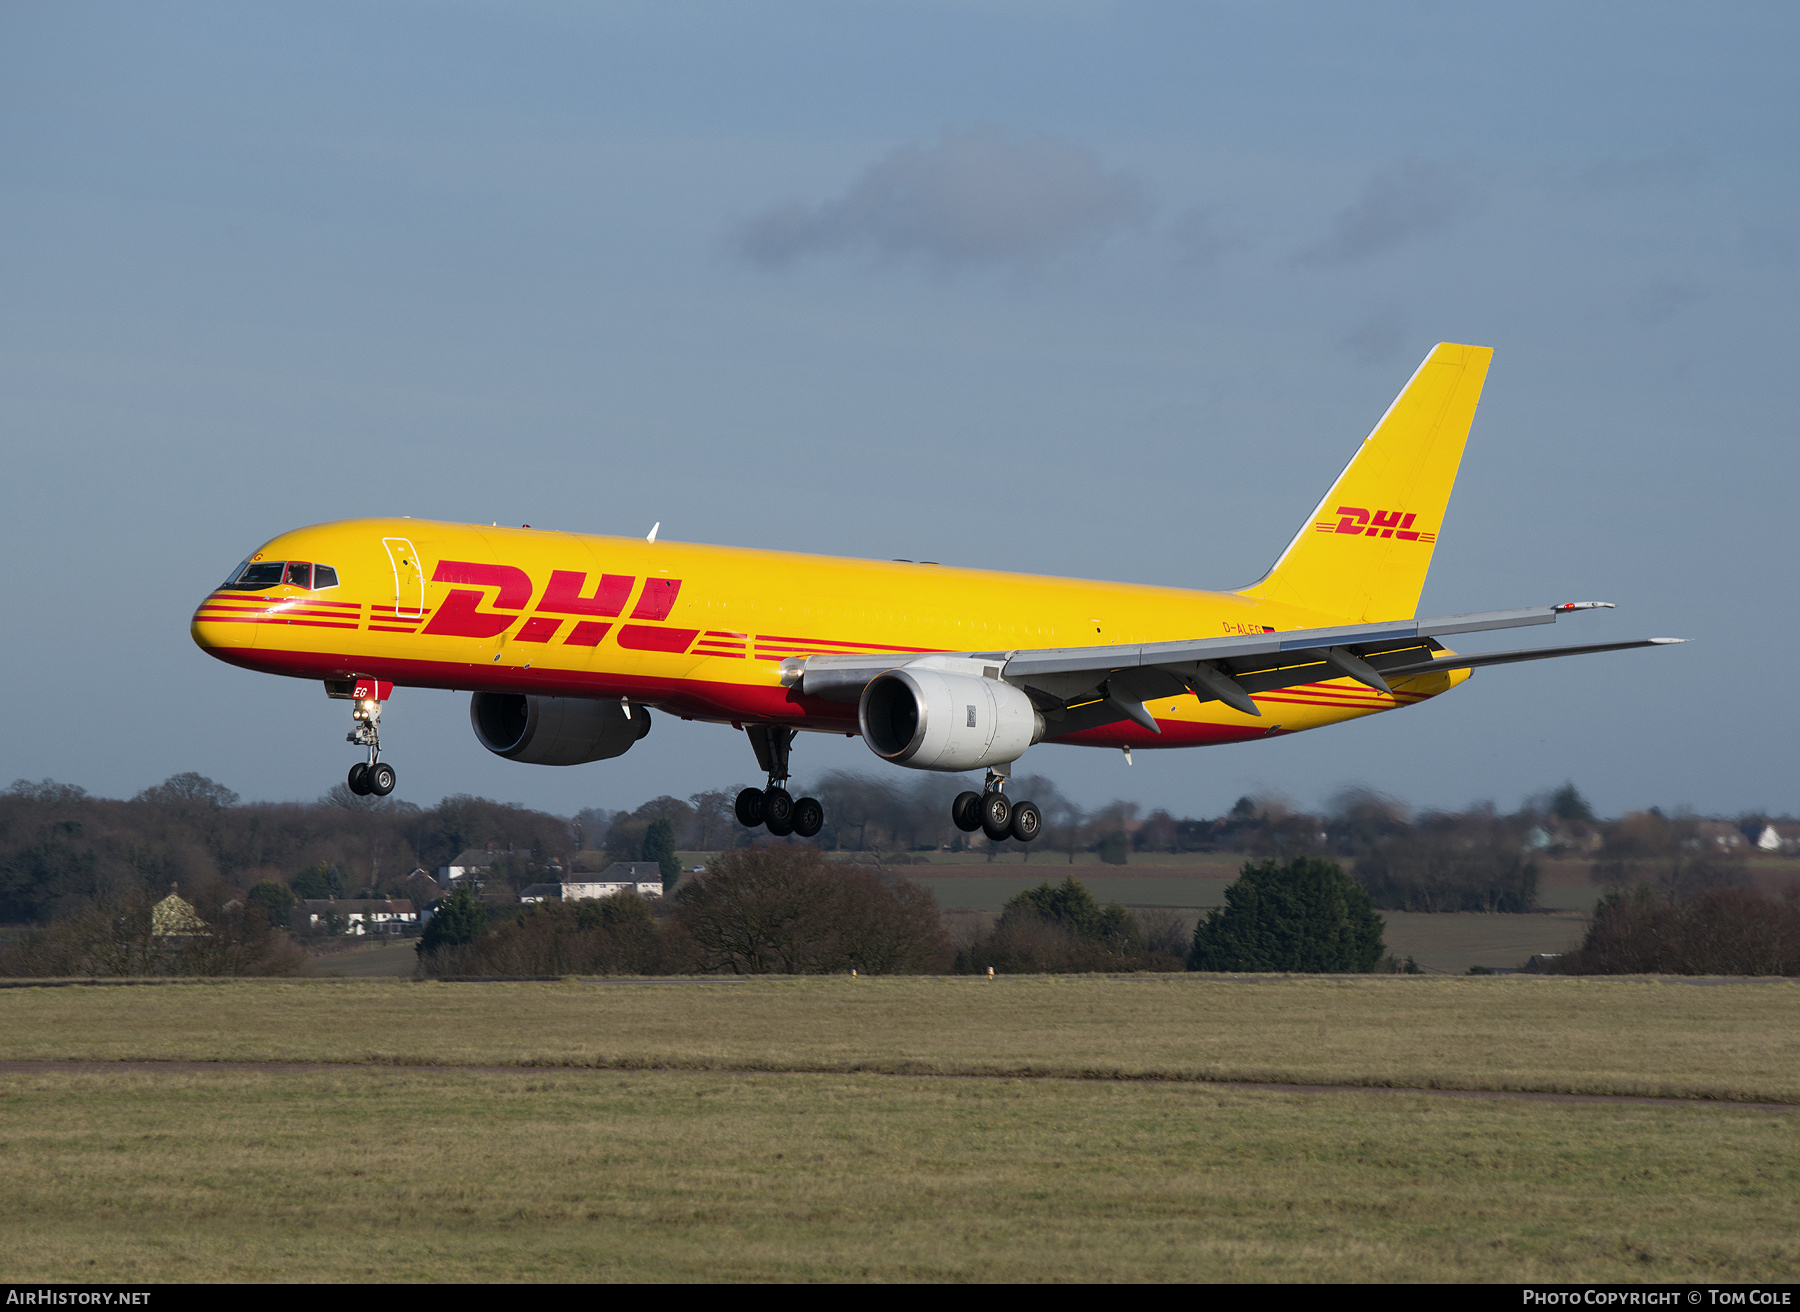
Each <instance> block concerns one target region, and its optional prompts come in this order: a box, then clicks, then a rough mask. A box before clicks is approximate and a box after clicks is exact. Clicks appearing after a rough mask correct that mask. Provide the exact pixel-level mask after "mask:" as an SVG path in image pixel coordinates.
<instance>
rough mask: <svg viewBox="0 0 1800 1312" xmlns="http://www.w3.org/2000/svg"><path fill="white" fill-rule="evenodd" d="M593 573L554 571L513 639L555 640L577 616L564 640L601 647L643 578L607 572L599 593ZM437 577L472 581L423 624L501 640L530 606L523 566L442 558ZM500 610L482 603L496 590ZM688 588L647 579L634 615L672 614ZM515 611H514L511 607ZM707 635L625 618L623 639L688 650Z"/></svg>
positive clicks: (429, 629) (650, 647)
mask: <svg viewBox="0 0 1800 1312" xmlns="http://www.w3.org/2000/svg"><path fill="white" fill-rule="evenodd" d="M587 579H588V576H587V575H586V574H585V573H582V572H581V571H579V570H570V569H559V570H555V571H552V573H551V575H550V582H549V583H548V584H547V585H546V586H545V588H544V595H543V596H542V597H540V598H539V599H538V603H537V606H536V608H535V609H534V610H533V611H532V614H531V617H530V618H529V619H526V620H525V623H524V624H522V625H520V626H519V631H518V632H517V633H515V634H514V635H513V641H514V642H551V641H554V640H555V638H556V637H557V635H558V633H559V632H560V631H561V630H562V627H563V625H564V624H565V623H568V622H569V621H570V620H573V621H574V623H573V624H572V625H571V626H570V628H569V631H568V633H567V635H566V636H564V637H563V640H562V641H563V644H564V645H565V646H569V647H597V646H599V645H600V640H601V639H602V638H604V637H605V636H606V635H607V634H608V633H609V632H611V631H612V627H613V622H614V621H615V620H617V619H618V618H619V616H620V615H621V614H622V613H623V612H624V609H625V603H626V602H627V601H628V600H629V599H630V597H631V593H632V589H633V588H634V587H635V586H636V584H637V578H636V576H634V575H630V574H602V575H601V576H600V580H599V582H597V583H596V584H594V588H593V591H592V592H591V593H590V592H588V590H587ZM431 581H432V582H433V583H451V584H468V585H471V586H468V587H455V588H452V589H451V591H450V594H449V595H448V596H447V597H445V598H444V601H443V604H442V605H440V606H439V607H438V608H437V610H436V612H435V613H434V614H433V615H432V616H431V619H430V620H429V621H427V622H426V624H425V627H424V629H423V630H421V631H422V632H424V633H428V634H432V635H435V636H438V637H446V638H497V637H499V636H500V635H501V634H502V633H505V632H506V631H507V630H508V629H509V628H511V627H512V626H513V625H514V624H515V623H517V622H518V621H519V620H520V619H521V618H524V615H523V612H524V611H525V609H526V607H527V606H529V605H530V604H531V596H532V592H533V588H532V583H531V576H530V575H529V574H527V573H526V572H525V571H524V570H522V569H520V568H519V567H518V566H516V565H483V564H479V563H477V562H475V561H468V560H441V561H439V562H438V566H437V569H436V570H435V571H433V573H432V575H431ZM490 589H491V590H492V591H493V593H494V599H493V609H491V610H484V609H482V605H483V603H484V602H485V601H486V600H487V593H488V591H489V590H490ZM680 594H681V580H680V579H661V578H656V579H645V580H644V589H643V592H642V593H641V594H640V595H639V597H638V602H637V605H636V606H634V607H633V608H632V611H631V616H630V618H631V619H634V620H651V621H656V620H666V619H667V618H668V617H669V612H670V611H671V610H673V609H674V608H675V599H676V597H678V596H679V595H680ZM508 612H512V613H510V614H509V613H508ZM699 635H700V630H698V629H676V628H669V627H666V626H664V625H660V624H623V625H620V626H619V633H618V637H617V638H616V641H617V642H618V644H619V646H621V647H626V648H630V649H632V650H635V651H666V652H684V651H686V650H687V649H688V648H689V647H690V646H691V645H692V644H693V641H694V639H695V638H697V637H698V636H699Z"/></svg>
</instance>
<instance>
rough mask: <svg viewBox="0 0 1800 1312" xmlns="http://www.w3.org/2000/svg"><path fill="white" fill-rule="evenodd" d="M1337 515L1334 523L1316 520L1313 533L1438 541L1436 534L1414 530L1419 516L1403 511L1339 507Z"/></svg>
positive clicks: (1409, 540)
mask: <svg viewBox="0 0 1800 1312" xmlns="http://www.w3.org/2000/svg"><path fill="white" fill-rule="evenodd" d="M1331 513H1332V514H1334V515H1336V516H1338V519H1337V521H1336V522H1335V523H1334V522H1333V521H1331V520H1329V519H1321V520H1315V521H1314V523H1313V530H1314V531H1315V532H1318V533H1347V534H1349V535H1350V536H1351V537H1369V538H1398V539H1400V541H1402V542H1436V541H1437V534H1436V533H1427V532H1425V531H1424V530H1422V529H1414V528H1413V520H1415V519H1417V518H1418V516H1417V515H1416V514H1412V513H1410V512H1407V511H1401V510H1377V511H1373V512H1370V511H1367V510H1364V509H1363V508H1362V507H1361V506H1339V507H1338V508H1337V509H1336V510H1334V511H1332V512H1331Z"/></svg>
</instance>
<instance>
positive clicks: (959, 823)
mask: <svg viewBox="0 0 1800 1312" xmlns="http://www.w3.org/2000/svg"><path fill="white" fill-rule="evenodd" d="M950 823H952V824H953V825H955V826H956V827H957V828H958V829H960V830H962V831H963V832H964V833H965V834H972V833H974V832H975V831H976V830H977V829H979V828H981V794H980V793H958V794H957V795H956V800H955V801H954V802H952V803H950Z"/></svg>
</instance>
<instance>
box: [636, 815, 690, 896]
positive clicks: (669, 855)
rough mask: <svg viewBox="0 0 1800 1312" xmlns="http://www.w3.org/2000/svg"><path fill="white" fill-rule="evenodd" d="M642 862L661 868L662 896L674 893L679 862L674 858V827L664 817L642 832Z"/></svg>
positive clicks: (678, 874) (679, 869)
mask: <svg viewBox="0 0 1800 1312" xmlns="http://www.w3.org/2000/svg"><path fill="white" fill-rule="evenodd" d="M640 859H641V860H644V861H654V862H656V864H657V865H659V866H661V867H662V882H663V895H664V896H665V897H666V896H667V895H668V894H670V893H672V892H674V891H675V884H676V881H678V880H679V879H680V878H681V862H680V861H679V860H677V859H676V857H675V826H674V824H673V823H672V822H671V821H670V820H668V819H667V818H666V817H665V818H663V819H660V820H652V821H651V822H650V827H649V828H648V829H646V830H645V831H644V846H643V849H642V855H641V857H640Z"/></svg>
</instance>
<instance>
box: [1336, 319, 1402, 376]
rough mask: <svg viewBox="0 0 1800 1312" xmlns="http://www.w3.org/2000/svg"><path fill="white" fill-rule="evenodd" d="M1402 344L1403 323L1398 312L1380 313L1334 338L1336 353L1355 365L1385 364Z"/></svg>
mask: <svg viewBox="0 0 1800 1312" xmlns="http://www.w3.org/2000/svg"><path fill="white" fill-rule="evenodd" d="M1405 344H1406V324H1405V323H1404V322H1403V321H1402V320H1401V318H1400V311H1398V310H1383V311H1382V312H1381V313H1380V314H1377V315H1374V316H1373V317H1371V318H1369V319H1365V320H1364V321H1363V322H1362V323H1360V324H1358V325H1357V326H1356V327H1354V328H1352V329H1351V330H1350V331H1349V332H1347V333H1345V334H1344V335H1343V336H1342V337H1340V338H1339V339H1338V344H1337V346H1338V350H1340V351H1342V352H1343V353H1344V354H1345V355H1347V356H1349V357H1350V358H1351V359H1352V360H1354V361H1356V363H1357V364H1386V363H1387V362H1388V361H1389V360H1392V359H1393V358H1394V356H1395V355H1396V354H1397V353H1398V352H1399V350H1400V348H1401V347H1402V346H1404V345H1405Z"/></svg>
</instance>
